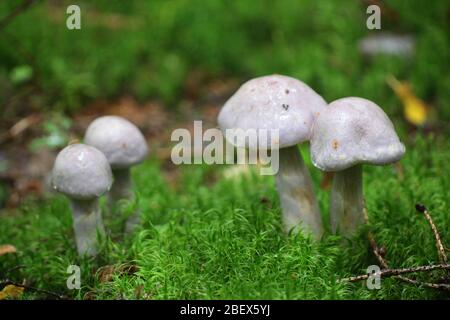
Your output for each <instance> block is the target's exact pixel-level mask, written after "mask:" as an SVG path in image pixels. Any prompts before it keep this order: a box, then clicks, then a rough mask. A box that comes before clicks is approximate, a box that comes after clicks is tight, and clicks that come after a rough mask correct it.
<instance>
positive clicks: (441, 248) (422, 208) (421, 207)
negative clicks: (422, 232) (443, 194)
mask: <svg viewBox="0 0 450 320" xmlns="http://www.w3.org/2000/svg"><path fill="white" fill-rule="evenodd" d="M416 210H417V211H418V212H421V213H423V214H424V216H425V219H427V221H428V223H429V224H430V226H431V229H432V230H433V233H434V238H435V240H436V247H437V250H438V255H439V261H440V262H441V263H442V264H448V262H447V255H446V254H445V249H444V245H443V244H442V241H441V236H440V235H439V232H438V230H437V228H436V225H435V224H434V222H433V219H432V218H431V215H430V212H429V211H428V209H427V208H426V207H425V206H424V205H423V204H420V203H418V204H416Z"/></svg>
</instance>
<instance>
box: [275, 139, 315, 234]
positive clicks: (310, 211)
mask: <svg viewBox="0 0 450 320" xmlns="http://www.w3.org/2000/svg"><path fill="white" fill-rule="evenodd" d="M279 152H280V167H279V171H278V173H277V175H276V183H277V189H278V194H279V196H280V202H281V208H282V210H283V223H284V228H285V231H286V232H289V231H290V230H291V229H292V228H295V229H294V230H295V231H298V230H297V229H298V227H300V225H301V227H304V228H305V230H306V231H308V232H311V233H312V235H313V236H314V237H315V238H316V239H320V237H321V236H322V233H323V227H322V217H321V215H320V210H319V205H318V203H317V200H316V196H315V194H314V191H313V184H312V180H311V175H310V174H309V171H308V168H307V167H306V166H305V163H304V162H303V159H302V156H301V154H300V152H299V150H298V149H297V146H292V147H288V148H282V149H280V150H279Z"/></svg>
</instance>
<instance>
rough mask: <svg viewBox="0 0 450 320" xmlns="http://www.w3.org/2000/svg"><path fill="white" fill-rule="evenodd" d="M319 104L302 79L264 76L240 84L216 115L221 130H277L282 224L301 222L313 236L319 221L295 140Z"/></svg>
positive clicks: (305, 133)
mask: <svg viewBox="0 0 450 320" xmlns="http://www.w3.org/2000/svg"><path fill="white" fill-rule="evenodd" d="M325 107H326V102H325V100H324V99H323V98H322V97H321V96H320V95H318V94H317V93H316V92H315V91H314V90H313V89H311V88H310V87H309V86H307V85H306V84H305V83H303V82H301V81H299V80H297V79H294V78H291V77H287V76H282V75H270V76H264V77H259V78H255V79H252V80H250V81H248V82H246V83H244V84H243V85H242V86H241V87H240V88H239V89H238V90H237V92H236V93H235V94H234V95H233V96H232V97H231V98H230V99H229V100H228V101H227V102H226V103H225V105H224V106H223V108H222V110H221V111H220V114H219V116H218V123H219V126H220V128H221V129H222V130H223V131H226V130H236V129H242V130H248V129H253V130H257V131H259V130H261V129H267V130H271V129H272V130H273V129H274V130H278V132H279V141H278V142H279V148H280V149H279V161H280V162H279V171H278V173H277V174H276V184H277V189H278V194H279V196H280V201H281V207H282V211H283V223H284V228H285V230H286V231H289V230H291V229H292V228H295V230H297V229H298V227H299V226H300V224H302V226H303V227H304V229H306V230H307V231H309V232H311V233H312V234H313V236H314V237H315V238H317V239H318V238H320V237H321V235H322V233H323V228H322V219H321V215H320V210H319V206H318V203H317V200H316V197H315V194H314V191H313V186H312V180H311V176H310V174H309V171H308V169H307V167H306V166H305V164H304V162H303V159H302V157H301V154H300V152H299V150H298V148H297V144H299V143H302V142H304V141H307V140H309V138H310V134H311V127H312V125H313V122H314V120H315V117H316V116H317V114H318V113H319V112H321V111H322V110H323V109H324V108H325ZM229 142H230V143H232V144H235V142H234V141H229ZM238 147H243V146H238ZM244 147H248V148H254V147H256V146H248V145H245V146H244ZM268 147H269V146H268Z"/></svg>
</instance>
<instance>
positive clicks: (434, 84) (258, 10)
mask: <svg viewBox="0 0 450 320" xmlns="http://www.w3.org/2000/svg"><path fill="white" fill-rule="evenodd" d="M15 3H16V1H14V0H8V1H3V2H2V4H0V13H2V12H3V13H6V12H10V11H11V10H12V8H13V7H14V6H15ZM77 3H78V4H79V5H80V7H81V13H82V29H81V30H75V31H71V30H67V29H66V27H65V18H66V17H67V15H66V14H65V8H66V6H67V5H69V4H71V2H68V1H65V2H63V3H62V4H61V5H60V6H57V7H55V6H52V5H51V4H49V3H47V2H40V3H39V4H37V5H35V6H34V7H33V8H32V9H30V10H29V11H27V12H25V13H23V14H22V15H20V16H19V17H17V18H16V19H15V20H14V21H13V22H12V23H11V24H10V25H9V26H8V27H7V28H6V29H5V30H4V32H3V33H4V35H3V36H4V40H5V41H2V42H1V43H0V61H2V66H1V68H0V79H1V74H2V72H6V73H7V74H9V73H11V72H12V70H14V69H15V68H18V67H20V66H23V65H29V66H30V67H31V68H32V71H33V79H34V80H35V81H36V82H37V83H38V85H39V87H40V88H41V89H42V92H43V94H44V95H45V98H46V99H45V101H46V103H44V104H43V106H47V105H48V106H51V107H53V108H58V109H63V110H72V109H74V108H79V107H80V106H81V105H82V104H83V102H85V101H87V100H91V99H94V98H97V97H102V98H111V97H114V96H116V95H117V94H118V93H119V92H127V93H131V94H133V95H135V96H136V97H138V98H140V99H147V98H158V99H161V100H163V101H165V102H166V104H167V105H169V106H176V105H177V104H176V102H177V101H178V100H179V99H180V97H181V96H182V94H183V85H184V83H185V80H186V77H187V76H188V74H189V72H192V71H196V70H200V71H202V72H205V73H207V74H208V75H210V76H212V77H235V78H238V79H239V80H240V81H244V80H246V79H248V78H252V77H255V76H258V75H264V74H270V73H283V74H288V75H291V76H294V77H298V78H300V79H302V80H304V81H305V82H307V83H308V84H310V85H311V86H312V87H313V88H314V89H316V90H317V91H318V92H319V93H321V94H322V95H323V96H324V97H325V98H326V100H333V99H336V98H339V97H343V96H349V95H361V96H364V97H367V98H369V99H373V100H375V101H377V102H379V103H380V104H382V105H383V108H385V109H386V110H387V111H388V113H389V114H394V115H396V114H399V113H400V112H399V104H398V101H397V100H396V99H395V98H393V95H392V92H391V89H390V88H388V87H387V85H386V83H385V78H386V76H387V75H388V74H394V75H395V76H397V77H398V78H400V79H405V80H410V81H411V82H412V84H413V87H414V89H415V90H416V91H417V92H418V94H419V95H420V96H421V97H423V98H424V99H425V100H427V101H430V102H432V103H433V104H434V105H435V106H436V107H437V108H438V111H439V115H440V117H442V118H444V119H449V118H450V109H449V108H448V107H446V102H447V101H448V100H449V98H450V96H449V94H450V72H448V71H449V70H448V61H449V58H450V57H449V50H448V48H449V38H448V36H447V30H449V27H450V26H449V20H448V18H447V11H448V10H447V1H445V0H435V1H431V2H430V1H428V2H423V1H407V0H402V1H387V5H388V6H389V7H390V8H392V9H393V10H395V14H396V15H397V16H396V17H395V18H390V17H389V15H383V17H382V28H383V31H385V32H387V31H390V32H397V33H411V34H413V35H414V37H415V38H416V43H417V48H416V49H417V50H416V53H415V55H414V57H413V58H412V59H405V58H399V57H390V56H379V57H375V58H373V59H364V58H363V57H362V56H361V54H360V53H359V52H358V49H357V48H358V41H359V40H360V39H361V38H362V37H364V36H365V35H369V34H373V33H376V32H378V31H370V30H367V28H366V21H365V19H366V18H367V15H366V13H365V9H366V7H365V5H364V4H363V2H361V1H356V0H345V1H329V0H304V1H291V0H279V1H259V2H258V4H255V3H254V2H253V1H245V0H240V1H221V0H209V1H201V0H190V1H186V0H177V1H166V0H153V1H137V0H135V1H115V2H114V4H112V3H111V1H86V0H82V1H78V2H77ZM0 16H1V14H0ZM57 102H58V103H57Z"/></svg>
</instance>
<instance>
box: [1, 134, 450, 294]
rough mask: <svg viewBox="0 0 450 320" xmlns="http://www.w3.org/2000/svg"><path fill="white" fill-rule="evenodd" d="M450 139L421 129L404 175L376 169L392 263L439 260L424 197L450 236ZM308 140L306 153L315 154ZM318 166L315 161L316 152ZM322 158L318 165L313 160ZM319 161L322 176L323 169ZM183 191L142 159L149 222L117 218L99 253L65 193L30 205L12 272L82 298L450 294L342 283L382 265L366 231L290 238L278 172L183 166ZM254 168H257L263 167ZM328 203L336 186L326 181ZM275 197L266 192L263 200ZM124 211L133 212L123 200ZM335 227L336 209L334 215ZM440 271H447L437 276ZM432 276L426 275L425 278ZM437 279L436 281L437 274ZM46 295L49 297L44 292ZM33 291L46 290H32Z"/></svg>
mask: <svg viewBox="0 0 450 320" xmlns="http://www.w3.org/2000/svg"><path fill="white" fill-rule="evenodd" d="M449 148H450V143H449V142H448V141H443V140H440V139H437V138H433V137H430V138H427V139H423V138H419V137H418V138H416V139H415V141H414V142H413V143H411V144H409V145H408V150H407V153H406V156H405V157H404V159H403V160H402V161H401V165H402V167H403V172H404V173H403V174H404V178H403V179H399V176H398V174H397V172H396V171H395V170H394V168H393V167H392V166H387V167H375V166H365V167H364V189H365V195H366V200H367V206H368V209H369V215H370V223H371V226H370V227H371V229H372V230H373V232H374V234H375V237H376V239H377V241H378V242H379V244H380V245H383V246H385V247H386V250H387V254H386V259H387V260H388V261H389V263H390V265H391V266H392V267H399V268H400V267H409V266H414V265H421V264H430V263H437V261H438V257H437V252H436V248H435V243H434V238H433V235H432V233H431V230H430V227H429V225H428V224H427V222H426V221H425V219H424V218H423V217H422V216H421V214H418V213H416V212H415V209H414V204H415V203H416V202H422V203H424V204H426V205H427V206H428V208H429V209H430V211H431V213H432V215H433V217H434V220H435V223H436V225H437V226H438V228H439V229H440V230H441V234H442V238H443V239H442V240H443V241H444V243H446V244H447V245H448V244H449V243H450V238H449V235H448V233H447V232H445V231H446V229H445V228H446V227H447V226H448V223H449V221H450V211H449V208H448V204H447V199H449V192H450V191H449V190H450V188H449V184H450V178H449V176H448V174H446V172H448V171H449V170H450V161H449V154H450V153H449V151H450V150H449ZM305 151H307V150H306V148H305V150H303V154H304V155H305V156H306V155H307V153H306V152H305ZM307 163H308V164H309V160H308V159H307ZM309 166H310V165H309ZM310 168H311V171H312V173H313V178H314V180H315V183H316V185H319V182H320V179H321V175H320V172H319V171H318V170H316V169H314V168H312V167H311V166H310ZM180 170H181V171H182V175H181V178H180V182H179V183H178V186H177V188H176V190H175V189H172V188H170V187H168V185H167V183H166V182H165V179H164V177H163V176H162V174H161V171H160V168H159V164H158V163H157V162H156V161H154V160H152V161H148V162H146V163H144V164H143V165H141V166H140V167H138V168H136V170H135V171H134V172H133V173H134V178H135V181H136V184H137V187H136V189H137V190H138V192H139V205H140V207H141V210H142V214H143V226H142V229H141V230H140V231H139V232H137V233H136V234H134V235H133V236H132V237H129V238H126V239H123V238H122V236H121V233H120V230H121V227H120V226H119V225H120V224H121V221H122V220H121V219H122V218H123V217H121V216H118V217H115V218H114V219H110V218H109V219H107V220H106V224H107V225H108V228H109V230H111V232H110V238H109V240H107V241H105V243H104V247H103V249H102V252H101V254H100V256H99V257H98V258H97V260H96V261H89V260H81V261H80V259H79V258H77V256H76V250H75V247H74V241H73V232H72V227H71V217H70V212H69V208H68V203H67V201H66V200H65V199H64V198H63V197H59V196H58V197H56V198H54V199H51V200H49V201H46V202H45V203H42V204H41V205H36V204H33V203H29V204H24V205H23V206H22V208H21V210H20V212H19V213H17V214H16V215H11V216H4V217H2V218H1V224H0V243H12V244H14V245H15V246H16V247H17V249H18V251H19V253H18V255H17V256H14V255H6V256H3V257H2V258H1V259H0V270H6V269H8V268H10V267H13V266H14V265H16V264H18V263H20V264H24V265H25V266H26V267H25V268H24V269H22V270H20V271H15V273H13V274H12V275H11V276H17V277H19V276H20V277H21V278H22V277H23V278H26V279H28V280H32V281H33V282H34V284H35V286H37V287H41V288H45V289H48V290H54V291H57V292H63V293H65V294H66V295H68V296H70V297H73V298H82V297H84V296H85V294H86V293H87V292H94V297H95V298H105V299H111V298H112V299H114V298H121V297H125V298H130V299H133V298H136V290H137V289H136V288H139V287H141V289H140V290H141V292H142V295H141V298H142V297H144V293H145V297H146V298H150V299H174V298H178V299H247V298H255V299H256V298H258V299H353V298H356V299H375V298H376V299H415V298H426V299H428V298H444V297H445V295H444V294H443V293H441V292H438V291H435V290H430V289H425V288H420V287H414V286H411V285H408V284H404V283H401V282H398V281H397V280H394V279H386V280H383V281H382V285H381V290H373V291H372V290H368V289H367V288H366V286H365V283H364V282H361V283H356V284H343V283H340V284H338V283H337V282H336V280H337V279H339V278H343V277H346V276H350V275H356V274H362V273H365V270H366V268H367V267H368V266H369V265H372V264H376V260H375V258H374V257H373V255H372V254H371V251H370V248H369V246H368V242H367V240H366V237H365V236H364V232H365V231H364V230H362V234H361V235H360V236H359V237H356V238H355V239H354V240H353V241H350V242H345V241H344V242H342V239H339V238H338V237H335V236H330V235H327V236H326V237H325V238H324V240H323V241H322V242H321V243H314V241H312V240H311V239H309V238H305V237H304V236H302V235H301V234H299V235H289V236H285V235H283V233H282V229H281V225H280V208H279V202H278V196H277V193H276V190H275V186H274V181H273V179H272V177H268V176H259V175H258V174H257V173H256V171H255V172H253V173H251V174H249V175H243V176H242V177H240V178H235V179H225V178H219V180H218V182H217V183H215V184H213V185H207V184H205V182H206V181H207V180H208V179H210V176H211V173H212V172H216V173H217V175H219V173H220V172H222V170H226V167H225V166H221V167H219V166H216V167H214V166H212V167H211V166H200V165H199V166H189V167H181V169H180ZM251 172H252V171H251ZM317 191H318V198H319V200H320V205H321V208H322V210H323V211H326V210H327V209H328V192H327V191H325V190H317ZM262 199H264V201H261V200H262ZM123 208H125V209H123V210H122V212H123V215H126V211H127V210H129V209H130V207H129V206H128V208H127V206H123ZM323 216H324V221H325V223H326V224H327V214H325V213H324V215H323ZM123 263H133V264H136V266H137V267H138V271H137V273H135V274H133V275H121V274H120V273H116V274H115V276H114V277H113V280H112V281H110V282H100V281H99V275H98V274H96V270H98V268H99V267H100V266H104V265H108V264H114V265H120V264H123ZM71 264H76V265H80V266H81V270H82V289H81V290H80V291H78V290H75V291H70V290H68V289H66V279H67V277H68V274H66V269H67V267H68V266H69V265H71ZM435 275H436V276H439V272H437V273H435ZM422 277H423V276H421V277H420V278H422ZM431 280H432V279H431ZM38 296H39V295H38ZM26 297H29V298H33V297H36V295H35V294H33V293H31V292H29V293H28V294H27V295H26Z"/></svg>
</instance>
